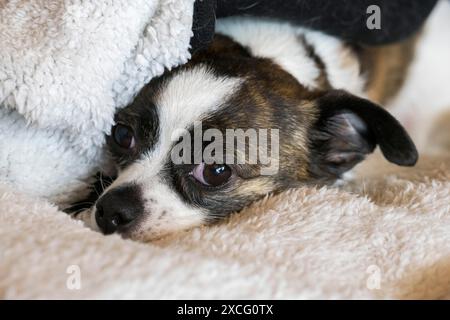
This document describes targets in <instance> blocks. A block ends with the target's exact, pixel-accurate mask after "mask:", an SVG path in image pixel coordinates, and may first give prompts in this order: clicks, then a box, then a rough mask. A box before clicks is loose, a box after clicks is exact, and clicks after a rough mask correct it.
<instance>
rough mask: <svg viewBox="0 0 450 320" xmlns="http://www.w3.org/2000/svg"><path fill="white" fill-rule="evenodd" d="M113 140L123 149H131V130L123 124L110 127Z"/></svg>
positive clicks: (132, 139) (133, 143) (133, 144)
mask: <svg viewBox="0 0 450 320" xmlns="http://www.w3.org/2000/svg"><path fill="white" fill-rule="evenodd" d="M112 136H113V139H114V141H115V142H116V143H117V144H118V145H119V146H120V147H121V148H124V149H132V148H134V146H135V141H134V133H133V130H132V129H131V128H130V127H128V126H125V125H123V124H117V125H115V126H114V127H113V128H112Z"/></svg>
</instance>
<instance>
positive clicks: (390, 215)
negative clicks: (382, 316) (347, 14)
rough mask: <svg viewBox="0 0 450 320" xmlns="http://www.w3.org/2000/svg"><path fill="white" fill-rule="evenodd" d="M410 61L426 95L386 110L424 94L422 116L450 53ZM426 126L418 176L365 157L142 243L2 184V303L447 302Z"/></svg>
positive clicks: (444, 203) (438, 146) (448, 226)
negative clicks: (338, 176) (320, 182)
mask: <svg viewBox="0 0 450 320" xmlns="http://www.w3.org/2000/svg"><path fill="white" fill-rule="evenodd" d="M447 2H448V1H447ZM447 17H448V16H446V17H445V19H446V21H448V20H449V19H448V18H447ZM445 19H444V20H445ZM447 29H448V31H450V23H448V28H447ZM447 39H448V38H447ZM449 47H450V46H449V45H447V47H446V48H447V49H449ZM441 49H442V47H441ZM418 56H419V58H420V57H427V58H428V61H430V60H432V61H436V66H435V69H434V71H433V69H432V68H431V67H430V64H425V65H422V67H420V65H419V66H416V67H414V69H413V70H412V71H411V78H412V79H414V78H416V79H419V80H421V81H422V82H421V83H422V84H423V83H425V82H426V84H427V86H428V87H427V86H425V87H421V86H420V85H419V84H417V82H414V81H412V82H411V81H409V83H408V84H407V85H406V88H407V90H406V93H403V94H402V95H400V97H399V99H400V100H398V101H397V102H393V105H394V106H395V105H396V104H397V103H399V102H403V105H404V106H405V105H406V106H407V107H411V106H414V105H415V104H419V99H418V97H425V99H424V101H426V102H427V103H428V104H427V105H426V106H424V105H422V107H424V108H425V107H426V108H425V109H423V110H427V111H429V110H430V107H429V106H431V104H432V103H433V101H434V102H435V101H436V99H430V97H431V96H436V89H437V88H439V85H440V86H441V87H442V86H443V85H445V86H448V83H449V82H448V81H444V80H445V77H448V76H449V74H450V68H448V67H449V63H450V62H449V61H448V57H449V56H450V55H447V54H445V52H443V51H442V50H430V49H429V46H428V45H426V46H425V47H424V49H422V51H419V53H418ZM439 59H441V60H439ZM445 66H447V68H445ZM421 68H425V69H426V70H428V71H430V70H431V71H432V74H433V76H432V77H429V78H427V77H426V76H425V75H424V73H423V71H424V69H421ZM430 68H431V69H430ZM439 72H441V76H442V77H441V78H440V77H439ZM449 78H450V77H448V78H446V79H447V80H448V79H449ZM424 79H425V80H426V81H425V82H424V81H423V80H424ZM408 88H409V89H408ZM427 88H428V89H427ZM444 89H445V88H444ZM448 89H449V88H448V87H447V89H446V90H443V91H442V92H443V93H448V92H449V91H450V90H448ZM408 90H409V91H408ZM448 96H449V95H448V94H447V97H448ZM439 97H440V99H441V100H442V99H443V98H442V95H440V96H439ZM449 101H450V100H449ZM449 106H450V104H449ZM393 110H397V113H398V114H399V115H401V114H402V113H403V111H402V109H395V108H394V109H393ZM420 110H422V109H420ZM407 120H408V119H407ZM410 120H411V119H409V120H408V121H406V124H410V125H411V121H410ZM416 122H417V123H419V124H422V123H423V122H424V121H423V118H422V116H420V117H419V118H418V121H416ZM416 127H417V126H416ZM419 127H420V126H419ZM431 127H432V128H434V132H433V133H431V137H432V138H431V139H430V138H428V139H426V138H424V139H422V140H420V139H419V140H420V141H424V143H423V144H422V147H421V150H422V152H421V159H420V161H419V163H418V165H417V166H416V167H414V168H399V167H396V166H393V165H389V164H387V163H386V161H385V160H383V159H382V158H381V156H379V155H373V156H371V157H370V159H369V160H368V161H367V162H365V163H364V164H363V165H362V166H361V167H359V168H358V169H357V175H356V178H355V179H354V180H353V181H351V182H349V183H347V184H344V186H341V187H328V188H320V189H317V188H306V187H305V188H301V189H298V190H291V191H289V192H286V193H284V194H280V195H278V196H273V197H269V198H267V199H264V200H263V201H261V202H258V203H256V204H254V205H253V206H252V207H250V208H248V209H246V210H245V211H244V212H242V213H240V214H238V215H234V216H233V217H231V218H230V219H229V220H228V221H225V222H223V223H220V224H217V225H215V226H210V227H201V228H197V229H193V230H190V231H186V232H183V233H180V234H176V235H173V236H172V237H170V238H166V239H162V240H160V241H157V242H153V243H148V244H141V243H136V242H132V241H129V240H123V239H121V238H120V237H119V236H117V235H113V236H107V237H105V236H103V235H101V234H99V233H96V232H93V231H91V230H89V229H87V228H85V227H84V226H83V225H82V223H81V222H79V221H74V220H72V219H70V218H69V217H68V216H66V215H65V214H64V213H62V212H60V211H58V210H57V208H56V207H54V206H52V205H50V204H49V203H46V202H44V201H42V200H39V199H34V198H31V197H30V196H26V195H21V194H18V193H16V192H14V190H11V189H10V188H8V187H6V186H0V222H1V223H0V298H8V299H15V298H58V299H59V298H64V299H65V298H68V299H72V298H96V299H97V298H156V299H160V298H208V299H216V298H233V299H238V298H269V299H272V298H287V299H293V298H326V299H332V298H376V299H384V298H399V299H404V298H427V299H430V298H450V134H449V132H450V117H447V118H445V117H440V123H439V124H436V123H435V124H433V125H432V126H431ZM410 130H412V129H411V128H410ZM419 131H420V130H419ZM413 133H414V132H413ZM413 136H414V134H413Z"/></svg>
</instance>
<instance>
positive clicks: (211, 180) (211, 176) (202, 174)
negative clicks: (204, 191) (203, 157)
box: [192, 163, 231, 187]
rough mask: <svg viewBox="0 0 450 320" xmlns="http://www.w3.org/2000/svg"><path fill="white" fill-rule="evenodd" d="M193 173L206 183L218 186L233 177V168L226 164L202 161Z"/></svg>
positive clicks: (198, 179)
mask: <svg viewBox="0 0 450 320" xmlns="http://www.w3.org/2000/svg"><path fill="white" fill-rule="evenodd" d="M192 175H193V176H194V178H195V179H197V181H199V182H201V183H202V184H204V185H207V186H212V187H218V186H220V185H222V184H224V183H225V182H227V181H228V179H230V177H231V168H230V167H229V166H227V165H225V164H205V163H201V164H199V165H197V166H196V167H195V168H194V170H192Z"/></svg>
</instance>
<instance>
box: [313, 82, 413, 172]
mask: <svg viewBox="0 0 450 320" xmlns="http://www.w3.org/2000/svg"><path fill="white" fill-rule="evenodd" d="M317 106H318V109H319V115H318V118H317V120H316V122H315V123H314V125H313V128H312V130H311V131H310V135H309V142H310V152H311V153H310V154H311V161H310V163H311V173H312V174H314V175H316V176H317V177H324V176H325V177H333V178H335V177H339V176H340V175H341V174H342V173H344V172H345V171H347V170H350V169H351V168H353V167H354V166H355V165H356V164H357V163H359V162H360V161H362V160H363V159H364V158H365V156H366V155H367V154H369V153H371V152H373V150H374V149H375V147H376V146H377V145H378V146H380V149H381V151H382V153H383V155H384V157H385V158H386V159H387V160H388V161H390V162H393V163H395V164H397V165H401V166H413V165H414V164H415V163H416V162H417V159H418V153H417V150H416V147H415V145H414V143H413V142H412V140H411V138H410V137H409V135H408V133H407V132H406V131H405V129H404V128H403V127H402V125H401V124H400V123H399V122H398V121H397V120H396V119H395V118H394V117H393V116H392V115H390V114H389V113H388V112H387V111H386V110H384V109H383V108H381V107H380V106H378V105H376V104H375V103H373V102H371V101H369V100H366V99H362V98H359V97H356V96H354V95H351V94H349V93H347V92H345V91H341V90H332V91H330V92H328V93H326V94H325V95H323V96H321V97H320V98H319V99H318V100H317Z"/></svg>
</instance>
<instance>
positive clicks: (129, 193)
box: [95, 185, 144, 234]
mask: <svg viewBox="0 0 450 320" xmlns="http://www.w3.org/2000/svg"><path fill="white" fill-rule="evenodd" d="M142 203H143V202H142V199H141V192H140V188H139V187H138V186H135V185H133V186H124V187H119V188H115V189H112V190H110V191H108V192H106V193H105V194H104V195H103V196H102V197H101V198H100V199H99V200H98V201H97V204H96V205H95V207H96V212H95V221H96V222H97V225H98V226H99V228H100V229H101V230H102V232H103V233H104V234H111V233H114V232H115V231H117V230H118V229H119V228H120V227H123V226H125V225H128V224H129V223H131V222H132V221H133V220H135V219H136V218H137V217H138V216H139V214H141V212H143V210H144V207H143V204H142ZM119 231H120V229H119Z"/></svg>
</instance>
